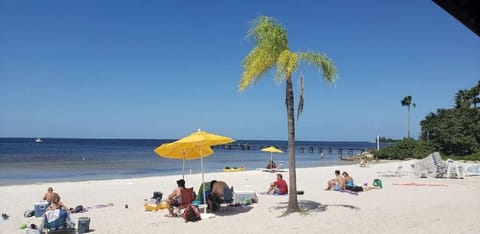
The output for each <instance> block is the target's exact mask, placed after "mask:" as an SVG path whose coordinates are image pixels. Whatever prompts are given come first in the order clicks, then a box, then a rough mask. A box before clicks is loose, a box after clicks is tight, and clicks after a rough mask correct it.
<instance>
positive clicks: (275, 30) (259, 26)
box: [247, 16, 288, 53]
mask: <svg viewBox="0 0 480 234" xmlns="http://www.w3.org/2000/svg"><path fill="white" fill-rule="evenodd" d="M251 25H252V27H251V28H250V30H249V31H248V34H247V38H252V39H254V40H255V46H261V47H265V46H267V47H270V48H269V49H271V50H277V52H278V53H280V52H281V51H283V50H285V49H287V48H288V39H287V30H286V29H285V27H284V26H283V25H281V24H280V23H279V22H277V21H276V20H275V19H274V18H272V17H267V16H260V17H258V18H256V19H254V20H253V21H252V22H251Z"/></svg>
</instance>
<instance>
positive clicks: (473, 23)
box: [433, 0, 480, 36]
mask: <svg viewBox="0 0 480 234" xmlns="http://www.w3.org/2000/svg"><path fill="white" fill-rule="evenodd" d="M433 2H435V3H436V4H437V5H438V6H440V7H441V8H443V9H444V10H445V11H447V12H448V13H449V14H450V15H452V16H453V17H455V18H456V19H457V20H458V21H460V22H461V23H462V24H463V25H465V26H466V27H467V28H469V29H470V30H472V31H473V32H474V33H475V34H477V36H480V0H433Z"/></svg>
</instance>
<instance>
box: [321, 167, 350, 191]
mask: <svg viewBox="0 0 480 234" xmlns="http://www.w3.org/2000/svg"><path fill="white" fill-rule="evenodd" d="M330 189H334V190H344V189H345V179H344V178H343V177H342V176H341V175H340V171H339V170H335V178H333V179H331V180H329V181H328V183H327V188H326V189H325V190H330Z"/></svg>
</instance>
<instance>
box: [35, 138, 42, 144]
mask: <svg viewBox="0 0 480 234" xmlns="http://www.w3.org/2000/svg"><path fill="white" fill-rule="evenodd" d="M35 142H36V143H42V142H43V140H42V139H40V137H37V139H35Z"/></svg>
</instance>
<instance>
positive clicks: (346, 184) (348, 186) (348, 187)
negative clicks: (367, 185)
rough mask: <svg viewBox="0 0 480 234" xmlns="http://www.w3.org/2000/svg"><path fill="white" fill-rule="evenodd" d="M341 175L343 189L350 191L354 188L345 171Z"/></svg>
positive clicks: (350, 178)
mask: <svg viewBox="0 0 480 234" xmlns="http://www.w3.org/2000/svg"><path fill="white" fill-rule="evenodd" d="M342 175H343V178H344V180H345V189H348V190H352V189H353V188H354V187H355V183H354V182H353V178H352V177H351V176H350V175H349V174H348V173H347V172H346V171H344V172H343V173H342Z"/></svg>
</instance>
